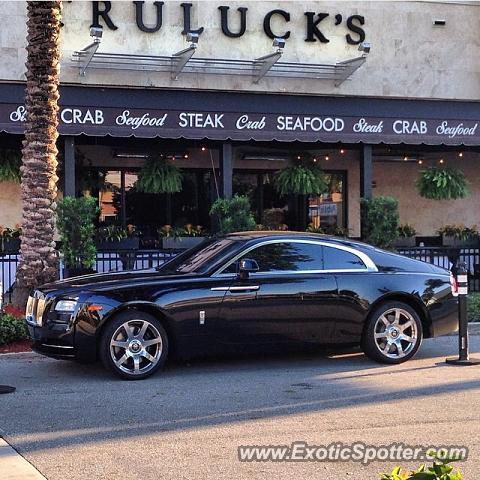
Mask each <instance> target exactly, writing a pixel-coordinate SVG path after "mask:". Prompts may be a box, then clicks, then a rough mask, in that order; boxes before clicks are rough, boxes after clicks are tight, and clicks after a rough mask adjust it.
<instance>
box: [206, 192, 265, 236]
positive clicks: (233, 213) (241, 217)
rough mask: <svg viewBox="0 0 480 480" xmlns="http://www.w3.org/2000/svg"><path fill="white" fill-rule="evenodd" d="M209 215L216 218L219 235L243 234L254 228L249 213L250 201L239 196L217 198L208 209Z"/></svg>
mask: <svg viewBox="0 0 480 480" xmlns="http://www.w3.org/2000/svg"><path fill="white" fill-rule="evenodd" d="M210 215H214V216H215V217H216V218H217V220H218V230H219V232H220V233H231V232H244V231H247V230H254V229H255V226H256V223H255V219H254V218H253V214H252V212H251V211H250V200H249V199H248V197H245V196H241V195H235V196H234V197H233V198H217V200H215V202H214V203H213V205H212V208H211V209H210Z"/></svg>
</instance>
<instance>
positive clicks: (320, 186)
mask: <svg viewBox="0 0 480 480" xmlns="http://www.w3.org/2000/svg"><path fill="white" fill-rule="evenodd" d="M274 187H275V189H276V190H277V192H278V193H279V194H280V195H285V196H286V195H291V196H293V197H294V199H295V206H294V210H296V211H297V213H298V215H297V217H298V218H299V226H298V228H301V229H302V230H305V228H306V216H307V213H306V212H307V209H306V196H307V195H321V194H322V193H326V192H327V191H328V190H329V185H328V181H327V178H326V176H325V174H324V173H323V171H322V169H321V168H320V167H319V166H318V164H317V163H316V162H315V160H314V159H313V158H312V156H311V155H310V154H300V155H295V156H294V157H293V160H292V162H291V164H290V166H288V167H286V168H284V169H282V170H280V171H279V172H277V173H276V174H275V177H274Z"/></svg>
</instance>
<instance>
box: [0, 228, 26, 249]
mask: <svg viewBox="0 0 480 480" xmlns="http://www.w3.org/2000/svg"><path fill="white" fill-rule="evenodd" d="M21 234H22V229H21V228H20V225H15V227H14V228H9V227H7V228H3V227H1V226H0V249H1V251H2V252H11V253H17V252H18V251H19V250H20V235H21Z"/></svg>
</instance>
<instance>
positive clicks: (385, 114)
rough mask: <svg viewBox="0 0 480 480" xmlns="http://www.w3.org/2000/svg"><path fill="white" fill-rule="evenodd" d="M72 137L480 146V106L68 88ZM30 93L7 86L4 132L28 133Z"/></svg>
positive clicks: (1, 94) (67, 124) (0, 105)
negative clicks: (25, 99) (26, 101)
mask: <svg viewBox="0 0 480 480" xmlns="http://www.w3.org/2000/svg"><path fill="white" fill-rule="evenodd" d="M60 94H61V97H60V104H61V109H60V118H59V120H60V126H59V131H60V133H61V134H64V135H80V134H85V135H89V136H104V135H111V136H117V137H128V136H135V137H144V138H153V137H161V138H187V139H203V138H208V139H212V140H228V139H230V140H239V141H241V140H260V141H269V140H278V141H286V142H289V141H304V142H343V143H358V142H365V143H373V144H374V143H382V142H383V143H387V144H389V143H390V144H397V143H406V144H422V143H423V144H428V145H462V144H463V145H480V128H479V127H478V124H479V123H480V103H478V102H461V101H458V102H457V101H440V100H398V99H385V98H381V99H378V98H355V97H308V96H300V95H298V96H297V95H280V94H256V93H235V92H203V91H184V90H151V89H121V88H100V87H80V86H79V87H74V86H62V87H61V89H60ZM23 96H24V85H20V84H2V85H0V130H1V131H5V132H8V133H22V132H23V121H24V117H25V108H24V106H23Z"/></svg>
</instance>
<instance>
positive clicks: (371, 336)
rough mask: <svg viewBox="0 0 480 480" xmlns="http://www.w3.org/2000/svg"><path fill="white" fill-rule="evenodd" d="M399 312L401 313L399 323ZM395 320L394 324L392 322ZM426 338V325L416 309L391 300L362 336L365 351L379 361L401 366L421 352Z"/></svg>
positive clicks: (377, 311) (371, 319)
mask: <svg viewBox="0 0 480 480" xmlns="http://www.w3.org/2000/svg"><path fill="white" fill-rule="evenodd" d="M397 311H398V312H400V313H399V314H398V322H397V317H396V312H397ZM385 320H387V322H385ZM392 320H393V321H394V322H393V323H390V322H391V321H392ZM410 324H411V327H410V326H409V325H410ZM402 328H404V331H402ZM407 339H408V340H407ZM422 339H423V328H422V322H421V320H420V317H419V315H418V313H417V312H416V311H415V309H413V308H412V307H411V306H410V305H407V304H406V303H403V302H399V301H391V302H386V303H383V304H381V305H380V306H379V307H377V308H376V309H375V310H374V311H373V312H372V313H371V314H370V315H369V317H368V319H367V323H366V325H365V329H364V332H363V336H362V350H363V351H364V353H365V355H367V356H368V357H369V358H371V359H372V360H375V361H377V362H380V363H388V364H398V363H403V362H406V361H407V360H409V359H410V358H412V357H413V356H414V355H415V354H416V353H417V350H418V349H419V347H420V345H421V343H422Z"/></svg>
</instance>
